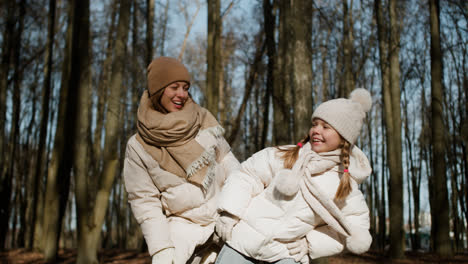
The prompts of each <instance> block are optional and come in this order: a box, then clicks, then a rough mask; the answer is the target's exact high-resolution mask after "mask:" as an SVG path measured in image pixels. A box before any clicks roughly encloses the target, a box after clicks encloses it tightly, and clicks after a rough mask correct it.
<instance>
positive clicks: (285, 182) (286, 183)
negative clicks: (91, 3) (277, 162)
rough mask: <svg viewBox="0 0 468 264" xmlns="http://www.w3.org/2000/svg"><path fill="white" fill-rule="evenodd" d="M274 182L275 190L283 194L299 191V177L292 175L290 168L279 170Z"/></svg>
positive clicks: (293, 193) (290, 194)
mask: <svg viewBox="0 0 468 264" xmlns="http://www.w3.org/2000/svg"><path fill="white" fill-rule="evenodd" d="M275 182H276V183H275V188H276V190H277V191H278V192H280V193H281V194H283V195H285V196H293V195H295V194H296V193H297V192H298V191H299V177H296V175H293V174H292V171H291V170H288V169H284V170H281V171H279V172H278V174H277V175H276V176H275Z"/></svg>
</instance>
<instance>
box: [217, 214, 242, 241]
mask: <svg viewBox="0 0 468 264" xmlns="http://www.w3.org/2000/svg"><path fill="white" fill-rule="evenodd" d="M237 222H239V219H238V218H237V217H235V216H233V215H231V214H229V213H226V212H222V213H221V214H220V216H219V218H218V221H216V233H217V234H218V236H219V237H221V239H222V240H224V241H228V240H231V234H232V229H233V228H234V226H235V225H236V224H237Z"/></svg>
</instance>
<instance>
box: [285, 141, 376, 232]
mask: <svg viewBox="0 0 468 264" xmlns="http://www.w3.org/2000/svg"><path fill="white" fill-rule="evenodd" d="M354 148H356V147H354ZM340 153H341V149H338V150H334V151H331V152H326V153H320V154H319V153H316V152H314V151H313V150H312V149H311V146H310V143H307V144H306V145H304V147H303V148H302V153H301V155H300V158H298V160H297V161H296V163H295V164H294V166H293V169H292V174H293V175H300V177H301V179H300V188H301V192H302V195H303V197H304V200H305V201H306V202H307V203H308V204H309V206H310V208H311V209H312V210H314V212H315V213H316V214H317V215H319V216H320V217H321V218H322V219H323V221H324V222H325V223H327V224H328V225H329V226H330V227H332V228H333V229H334V230H335V231H337V232H338V233H340V234H342V235H343V236H345V237H349V236H351V227H350V226H349V223H348V221H347V220H346V218H345V216H344V215H343V213H342V212H341V210H340V208H338V206H337V205H336V204H335V202H334V201H333V200H332V199H330V198H329V197H328V196H327V195H326V194H325V193H324V192H323V191H322V190H321V188H323V187H322V186H319V184H318V183H317V182H316V181H315V179H314V177H313V176H314V175H316V174H317V173H323V172H324V171H326V170H328V169H326V168H327V167H328V168H329V169H330V168H332V167H334V166H336V165H338V164H339V162H340V159H339V156H340ZM350 158H352V157H350ZM353 159H354V158H353ZM353 163H354V162H353ZM353 168H354V166H353ZM351 173H353V172H351ZM365 173H369V174H370V172H367V171H366V172H365ZM367 175H368V174H367Z"/></svg>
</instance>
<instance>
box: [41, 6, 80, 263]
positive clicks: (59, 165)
mask: <svg viewBox="0 0 468 264" xmlns="http://www.w3.org/2000/svg"><path fill="white" fill-rule="evenodd" d="M79 3H80V1H78V0H76V2H75V1H72V2H71V3H70V5H69V14H70V15H69V25H68V29H67V42H66V47H65V58H64V62H63V71H62V88H61V91H60V102H59V113H58V117H57V129H56V132H55V140H54V142H55V144H54V149H53V152H52V158H51V161H50V167H49V169H48V175H47V186H46V197H45V203H44V220H43V221H44V222H43V224H44V227H43V231H44V237H45V239H44V249H43V250H44V258H45V260H46V261H55V259H56V257H57V252H58V242H59V238H60V234H61V230H62V222H63V221H62V220H63V216H64V214H65V209H66V205H67V202H68V195H69V188H70V173H71V168H72V165H73V158H74V144H73V141H74V139H75V127H76V126H75V117H76V113H77V111H76V97H77V91H78V85H79V68H78V69H77V68H76V67H78V65H76V64H75V63H74V61H76V59H77V58H76V56H78V47H77V45H78V39H79V24H78V20H79V19H80V16H81V14H80V12H81V11H82V8H81V6H80V5H79Z"/></svg>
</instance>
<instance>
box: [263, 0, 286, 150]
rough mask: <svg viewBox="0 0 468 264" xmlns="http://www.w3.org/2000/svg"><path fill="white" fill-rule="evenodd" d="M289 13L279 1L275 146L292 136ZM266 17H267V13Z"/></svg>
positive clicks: (274, 104)
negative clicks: (288, 70)
mask: <svg viewBox="0 0 468 264" xmlns="http://www.w3.org/2000/svg"><path fill="white" fill-rule="evenodd" d="M267 7H268V6H267ZM272 11H273V10H271V11H268V10H267V11H266V12H272ZM290 12H291V8H290V5H289V1H279V19H278V20H279V28H278V50H277V56H276V60H275V68H274V76H281V78H278V80H275V83H274V84H273V85H274V87H273V111H274V112H273V117H274V118H273V137H274V141H275V145H285V144H290V143H291V141H292V134H293V133H292V122H291V105H292V102H291V101H292V89H291V86H290V80H291V76H290V74H289V72H287V69H289V68H290V67H292V65H293V63H292V54H291V53H290V52H289V51H290V49H291V47H292V42H291V41H289V37H290V35H289V34H290V32H289V26H288V24H289V23H290V20H291V15H290ZM266 15H268V13H267V14H266ZM272 19H273V18H269V19H268V20H272ZM273 21H274V20H273ZM269 30H270V29H269ZM266 34H271V32H270V33H269V32H266ZM273 36H274V35H273ZM273 36H270V38H269V40H268V39H267V41H274V39H272V37H273ZM267 38H268V37H267ZM269 45H272V44H269Z"/></svg>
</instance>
